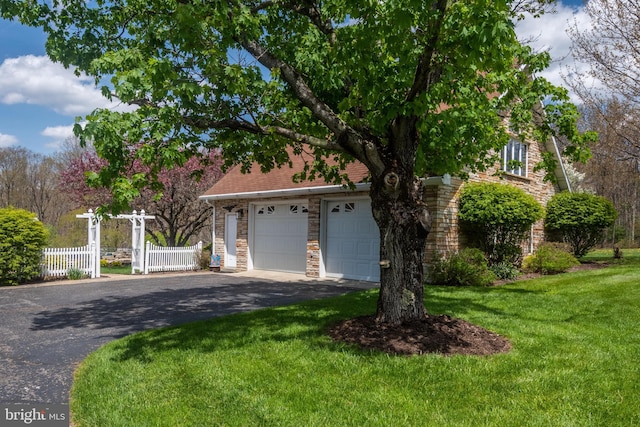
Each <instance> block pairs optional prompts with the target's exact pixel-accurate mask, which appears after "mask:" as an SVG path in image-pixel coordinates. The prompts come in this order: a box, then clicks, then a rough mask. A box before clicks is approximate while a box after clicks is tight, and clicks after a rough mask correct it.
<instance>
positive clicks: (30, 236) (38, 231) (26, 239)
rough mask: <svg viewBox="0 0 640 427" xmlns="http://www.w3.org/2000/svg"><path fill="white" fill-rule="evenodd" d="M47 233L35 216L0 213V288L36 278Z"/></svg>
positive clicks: (11, 210)
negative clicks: (0, 286)
mask: <svg viewBox="0 0 640 427" xmlns="http://www.w3.org/2000/svg"><path fill="white" fill-rule="evenodd" d="M47 237H48V233H47V229H46V228H45V226H44V225H43V224H42V223H41V222H40V221H38V219H37V218H36V216H35V214H33V213H31V212H28V211H25V210H23V209H15V208H11V207H9V208H4V209H0V285H17V284H20V283H24V282H26V281H28V280H31V279H34V278H36V277H38V276H40V273H41V271H40V261H41V260H42V250H43V248H44V247H45V245H46V242H47Z"/></svg>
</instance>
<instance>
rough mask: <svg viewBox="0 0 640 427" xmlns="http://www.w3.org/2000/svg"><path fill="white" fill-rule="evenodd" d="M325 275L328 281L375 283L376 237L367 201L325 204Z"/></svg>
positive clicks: (376, 230)
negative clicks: (335, 279)
mask: <svg viewBox="0 0 640 427" xmlns="http://www.w3.org/2000/svg"><path fill="white" fill-rule="evenodd" d="M325 212H326V244H325V251H324V261H325V272H326V275H327V276H330V277H343V278H345V279H355V280H368V281H378V280H379V279H380V266H379V264H378V261H379V258H380V236H379V231H378V226H377V224H376V223H375V221H374V219H373V216H372V214H371V202H370V201H369V200H368V199H351V200H335V201H327V202H325Z"/></svg>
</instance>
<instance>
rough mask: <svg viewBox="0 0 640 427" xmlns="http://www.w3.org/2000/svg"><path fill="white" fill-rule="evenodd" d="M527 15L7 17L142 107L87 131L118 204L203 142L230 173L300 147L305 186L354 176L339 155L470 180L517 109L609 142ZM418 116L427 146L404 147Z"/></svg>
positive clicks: (441, 11) (93, 13)
mask: <svg viewBox="0 0 640 427" xmlns="http://www.w3.org/2000/svg"><path fill="white" fill-rule="evenodd" d="M545 3H546V0H545V2H542V5H543V6H544V4H545ZM518 4H519V5H520V6H519V7H517V4H516V2H511V1H494V0H476V1H456V2H446V1H438V2H423V1H415V0H408V1H397V2H357V1H350V2H344V1H328V2H315V1H309V2H302V3H300V2H223V3H220V2H182V1H179V2H169V1H166V0H150V1H147V2H140V1H136V0H123V1H118V2H74V3H69V4H66V3H65V7H51V6H50V3H49V2H48V1H47V0H33V1H29V2H24V1H19V0H4V1H2V3H0V5H1V6H2V8H1V9H0V12H1V14H2V17H4V18H8V19H19V20H20V21H21V22H22V23H24V24H26V25H31V26H36V27H41V28H43V29H44V31H45V32H46V33H47V35H48V40H47V45H46V47H47V53H48V55H49V56H50V57H51V58H52V59H53V60H54V61H57V62H60V63H62V64H64V65H65V66H72V67H77V70H78V71H79V72H85V73H87V74H89V75H91V76H95V78H96V82H100V83H101V84H102V83H103V82H104V81H105V80H106V79H105V77H106V76H109V78H110V84H109V86H105V87H104V88H103V93H104V94H105V95H106V96H107V97H109V98H118V99H119V100H120V101H121V102H122V103H124V104H135V105H137V106H138V107H139V108H137V109H135V110H134V111H127V112H115V111H112V110H109V109H98V110H96V111H95V112H94V113H92V114H91V115H90V116H88V117H87V121H88V123H87V124H86V125H80V124H77V125H76V129H75V131H76V133H77V134H78V135H79V136H80V137H81V138H82V139H83V140H84V141H86V140H92V141H94V143H95V147H96V150H97V152H98V153H99V155H100V156H101V157H103V158H105V159H107V160H108V162H109V163H108V166H107V167H106V168H105V169H104V170H103V171H100V172H97V173H94V174H91V176H90V177H89V179H90V180H91V181H92V182H93V183H95V184H98V185H106V186H107V187H110V188H111V190H112V192H113V194H114V197H115V201H114V205H115V206H118V203H122V204H126V203H127V202H128V201H131V200H132V199H133V198H135V197H137V195H138V194H139V193H140V190H141V188H142V187H144V186H147V185H149V180H150V179H151V180H153V179H154V177H155V175H154V173H151V174H149V175H148V176H145V177H144V179H139V178H140V177H135V176H132V177H129V178H124V177H125V176H127V175H126V174H125V173H123V172H124V171H127V170H128V168H129V167H130V165H131V162H133V161H141V162H142V163H144V164H148V165H150V166H151V170H152V172H153V171H159V170H162V168H165V167H166V168H170V167H172V166H174V165H181V164H184V163H185V162H186V161H187V159H188V158H190V157H193V156H198V155H199V153H201V151H200V149H201V148H203V147H204V148H207V149H210V148H221V149H222V153H223V155H224V156H225V158H226V161H227V164H228V165H231V164H238V163H242V164H243V165H244V166H245V167H249V165H251V163H252V161H257V162H258V163H259V164H260V165H261V168H262V169H263V170H269V169H272V168H274V167H278V166H280V165H283V164H286V163H287V162H288V158H287V157H288V155H287V152H286V150H285V147H286V145H290V146H293V147H294V149H295V150H296V151H297V152H300V151H301V150H302V146H305V147H304V150H305V151H308V152H313V153H314V154H315V155H314V156H311V158H310V161H309V164H308V166H309V170H308V171H305V173H304V174H303V175H304V176H307V177H309V176H313V175H314V173H316V172H317V173H319V174H320V175H324V176H325V178H327V179H330V180H342V179H344V177H343V174H341V173H339V171H337V170H336V169H335V168H332V167H329V166H327V163H326V159H327V156H328V155H333V154H337V156H338V157H339V161H340V163H342V164H344V162H349V161H352V160H353V158H354V157H355V158H357V159H359V160H360V161H362V162H363V163H364V164H365V165H367V166H368V167H369V169H370V170H371V171H372V172H373V173H374V175H375V174H376V173H377V174H379V173H381V171H382V170H384V168H386V167H390V166H391V165H392V164H393V162H397V161H400V160H402V161H404V160H405V159H409V160H410V164H407V165H398V166H400V167H403V168H406V169H411V168H413V169H414V170H415V171H416V172H417V173H418V174H420V175H422V174H424V173H425V172H436V173H445V172H448V173H452V174H455V173H461V174H464V173H465V171H469V170H475V169H483V168H486V167H487V166H488V165H490V164H492V163H493V161H494V158H493V157H492V156H491V153H493V152H495V150H496V149H500V148H501V147H502V146H503V145H505V144H506V142H507V140H508V129H507V128H506V126H505V125H504V123H503V114H502V113H503V112H504V111H509V112H510V117H511V121H512V123H511V129H512V130H515V131H516V133H518V134H520V135H524V134H530V135H533V136H534V137H535V138H536V139H540V140H546V139H547V138H548V137H549V135H552V134H562V135H566V136H567V137H568V139H569V141H570V142H571V143H570V144H569V145H568V146H567V148H566V150H565V154H567V155H570V156H572V157H574V158H575V157H579V156H580V155H581V154H582V153H584V152H585V150H586V145H587V143H588V142H590V141H593V140H594V139H595V136H594V134H593V133H584V134H580V133H579V132H578V129H577V126H576V118H577V109H576V107H575V106H573V105H572V104H570V103H569V102H568V101H569V98H568V95H567V92H566V90H564V89H562V88H558V87H555V86H553V85H551V84H550V83H549V82H548V81H546V80H545V79H544V78H542V77H540V76H539V73H537V72H538V71H541V70H543V69H545V68H546V67H548V65H549V61H550V57H549V55H548V54H547V53H536V52H534V51H533V50H532V49H531V48H529V47H528V46H522V45H521V44H520V43H519V42H518V40H517V37H516V34H515V31H514V25H513V23H512V21H513V19H514V16H515V15H517V14H518V13H521V11H522V10H523V9H522V6H521V5H522V2H518ZM525 4H527V3H525ZM533 5H534V6H531V7H532V8H533V9H534V10H538V7H537V5H535V3H533ZM526 8H527V7H526V6H525V9H526ZM540 10H542V9H540ZM536 13H538V12H536ZM373 41H374V42H373ZM514 64H527V67H526V68H525V67H514ZM487 93H500V94H501V96H499V97H497V96H487V95H486V94H487ZM543 98H544V99H549V100H550V101H551V102H549V103H547V105H546V106H545V107H544V108H545V110H546V112H547V114H546V115H545V116H544V117H543V116H540V115H539V116H538V117H543V119H544V121H543V122H540V120H537V121H536V120H534V117H533V116H534V114H533V110H534V109H539V108H540V99H543ZM443 104H444V105H447V107H448V108H441V106H442V105H443ZM405 119H407V124H409V125H410V126H411V127H412V130H411V132H408V133H406V134H407V135H409V134H411V135H415V136H417V139H413V138H410V139H401V138H396V139H393V138H394V135H397V134H396V133H394V132H393V128H394V126H396V125H397V124H399V123H401V122H404V120H405ZM123 136H126V137H124V138H123ZM392 139H393V140H392ZM140 141H144V142H145V146H146V147H145V149H144V150H142V151H141V152H139V153H138V154H136V157H137V158H136V159H131V158H130V156H131V153H132V150H131V146H132V145H133V144H138V143H139V142H140ZM471 141H473V143H471ZM393 150H397V152H395V153H394V152H393ZM405 152H408V154H410V155H409V156H404V153H405ZM347 153H348V154H347ZM400 153H402V155H399V154H400ZM552 163H553V159H552V158H548V159H545V165H546V166H547V169H548V170H549V171H552V170H553V166H554V165H553V164H552ZM307 172H308V173H307ZM552 176H553V175H552V174H551V173H550V174H549V175H548V177H549V178H550V179H551V178H552Z"/></svg>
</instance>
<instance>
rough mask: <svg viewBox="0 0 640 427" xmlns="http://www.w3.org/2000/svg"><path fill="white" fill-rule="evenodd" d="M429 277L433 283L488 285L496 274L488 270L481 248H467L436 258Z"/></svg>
mask: <svg viewBox="0 0 640 427" xmlns="http://www.w3.org/2000/svg"><path fill="white" fill-rule="evenodd" d="M429 279H430V282H431V283H432V284H435V285H448V286H489V285H490V284H491V283H493V281H494V280H496V276H495V274H493V273H492V272H491V270H489V267H488V265H487V259H486V257H485V255H484V253H483V252H482V251H481V250H479V249H475V248H467V249H463V250H461V251H460V252H457V253H454V254H452V255H450V256H448V257H446V258H439V259H436V260H435V261H434V262H433V264H432V265H431V267H430V269H429Z"/></svg>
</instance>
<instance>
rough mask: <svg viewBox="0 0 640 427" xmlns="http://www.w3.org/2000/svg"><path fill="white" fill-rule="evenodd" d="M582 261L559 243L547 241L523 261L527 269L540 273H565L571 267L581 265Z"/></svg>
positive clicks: (523, 265)
mask: <svg viewBox="0 0 640 427" xmlns="http://www.w3.org/2000/svg"><path fill="white" fill-rule="evenodd" d="M579 264H580V261H578V260H577V259H576V257H574V256H573V255H571V254H570V253H569V252H567V251H565V250H564V249H562V248H561V247H559V246H558V245H554V244H551V243H545V244H542V245H540V247H539V248H538V249H537V250H536V251H535V252H534V253H533V255H530V256H528V257H526V258H525V259H524V261H523V263H522V268H523V270H525V271H531V272H534V273H540V274H557V273H564V272H566V271H567V270H569V269H570V268H571V267H573V266H576V265H579Z"/></svg>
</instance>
